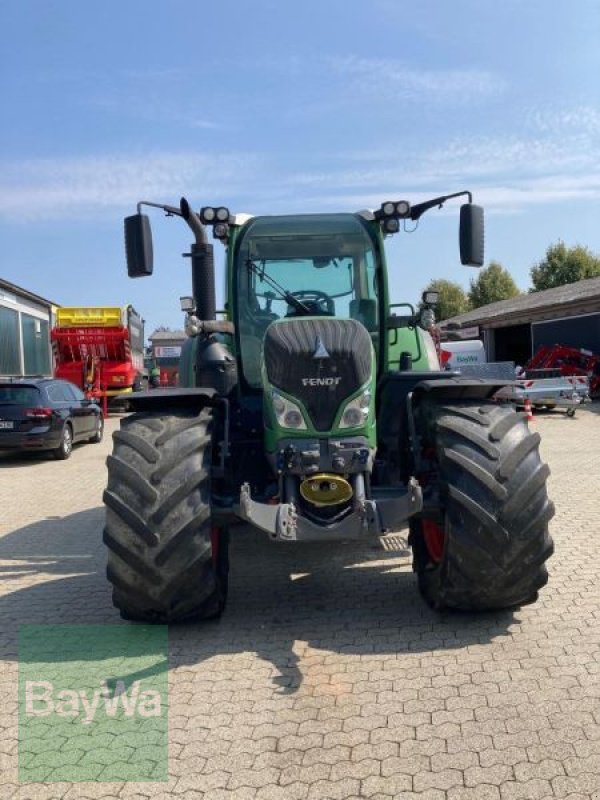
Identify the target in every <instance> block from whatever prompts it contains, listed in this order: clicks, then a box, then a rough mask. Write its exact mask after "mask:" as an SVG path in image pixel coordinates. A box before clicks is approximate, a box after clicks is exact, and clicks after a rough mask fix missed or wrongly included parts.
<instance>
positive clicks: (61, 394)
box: [0, 378, 104, 459]
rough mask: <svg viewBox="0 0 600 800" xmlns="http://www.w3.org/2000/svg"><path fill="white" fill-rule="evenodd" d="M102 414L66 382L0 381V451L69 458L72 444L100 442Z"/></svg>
mask: <svg viewBox="0 0 600 800" xmlns="http://www.w3.org/2000/svg"><path fill="white" fill-rule="evenodd" d="M103 432H104V419H103V417H102V410H101V409H100V407H99V406H98V405H97V404H96V403H95V402H93V401H91V400H88V399H86V397H85V395H84V394H83V392H82V391H81V390H80V389H78V388H77V386H74V385H73V384H72V383H69V382H68V381H62V380H55V379H54V378H32V379H28V378H23V379H18V380H17V379H13V380H6V379H3V378H0V450H13V451H15V450H20V451H24V450H50V451H52V453H54V456H55V457H56V458H59V459H65V458H69V456H70V455H71V451H72V450H73V444H74V443H75V442H81V441H89V442H101V441H102V434H103Z"/></svg>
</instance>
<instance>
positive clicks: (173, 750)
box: [0, 404, 600, 800]
mask: <svg viewBox="0 0 600 800" xmlns="http://www.w3.org/2000/svg"><path fill="white" fill-rule="evenodd" d="M117 425H118V420H110V421H109V423H108V425H107V432H110V431H111V430H114V429H115V427H116V426H117ZM532 426H533V427H534V429H535V430H538V431H539V432H540V433H541V435H542V453H543V457H544V458H545V460H546V461H548V463H549V464H550V466H551V469H552V475H551V478H550V484H549V488H550V494H551V496H552V498H553V500H554V502H555V504H556V509H557V513H556V517H555V518H554V520H553V522H552V533H553V536H554V538H555V543H556V554H555V556H554V557H553V558H552V560H551V561H550V564H549V566H550V573H551V574H550V582H549V585H548V586H547V587H546V588H545V589H544V590H543V591H542V593H541V596H540V599H539V601H538V602H537V603H536V604H535V605H532V606H527V607H524V608H522V609H520V610H517V611H513V612H502V613H493V614H482V615H470V614H451V613H444V614H438V613H434V612H432V611H430V610H429V609H428V608H427V607H425V606H424V604H423V603H422V601H421V600H420V598H419V596H418V593H417V588H416V582H415V578H414V576H413V574H412V572H411V569H410V558H409V554H408V553H407V551H406V550H405V549H404V539H403V535H402V534H400V535H397V536H395V537H393V538H392V539H391V541H389V542H387V543H385V544H384V545H383V546H382V545H381V544H379V543H371V544H365V545H361V546H356V545H352V544H348V545H344V546H340V545H311V546H304V547H302V548H300V547H294V546H291V545H290V546H285V545H279V546H276V545H273V544H270V543H269V542H267V541H265V539H264V538H263V537H261V536H260V535H258V534H255V533H253V532H252V531H250V530H249V529H247V528H241V527H240V528H239V529H236V530H235V535H234V539H233V547H232V551H233V552H232V573H231V593H230V602H229V606H228V609H227V612H226V614H225V615H224V616H223V618H222V620H221V621H220V622H218V623H208V624H205V625H187V626H180V627H175V628H172V629H171V630H170V633H169V642H170V644H169V667H170V669H169V685H170V695H169V715H170V716H169V776H170V777H169V780H168V782H166V783H154V784H150V783H126V782H118V783H114V782H113V783H81V784H70V783H47V784H19V782H18V772H17V763H18V761H17V755H18V754H17V749H18V747H17V716H18V714H17V644H16V642H17V631H18V627H19V625H21V624H24V623H42V624H64V623H80V624H92V623H93V624H126V623H121V622H120V620H119V619H118V616H117V615H116V613H115V611H114V610H113V608H112V606H111V600H110V593H109V589H108V586H107V583H106V581H105V577H104V552H103V546H102V544H101V530H102V524H103V510H102V507H101V495H102V490H103V487H104V481H105V467H104V460H105V458H106V455H107V453H108V452H109V448H110V437H109V436H108V437H107V438H106V439H105V442H104V443H102V444H100V445H85V446H82V447H76V449H75V452H74V453H73V456H72V458H71V459H70V460H69V461H67V462H55V461H53V460H51V459H50V458H45V457H41V458H40V457H35V458H27V459H22V458H15V457H4V456H0V509H1V516H0V570H1V574H2V581H1V582H0V690H1V695H0V696H1V698H2V702H1V705H0V798H1V799H2V800H4V798H13V797H14V798H19V800H28V798H47V799H48V800H49V799H50V798H65V799H66V800H67V799H68V800H71V799H73V800H74V799H75V798H87V797H90V798H100V797H102V798H131V799H132V800H133V798H146V797H152V798H162V797H174V798H178V799H180V800H191V799H192V798H194V800H200V799H201V798H206V799H207V800H221V799H223V800H294V799H295V798H297V800H325V798H332V799H333V798H340V799H341V798H357V797H361V798H373V800H387V799H391V798H422V800H468V799H469V798H474V800H475V799H476V800H487V799H488V798H489V799H490V800H520V799H521V798H523V800H528V799H529V798H531V800H537V799H538V798H540V799H543V798H569V800H583V798H588V799H589V798H594V797H600V570H599V569H598V563H599V560H600V525H599V517H600V511H599V509H600V404H595V406H592V407H588V408H586V409H585V410H582V411H579V412H578V414H577V417H576V418H575V419H574V420H571V419H568V418H567V417H566V416H565V415H564V414H562V413H560V412H554V413H552V414H547V415H545V416H542V415H536V418H535V421H534V422H533V423H532Z"/></svg>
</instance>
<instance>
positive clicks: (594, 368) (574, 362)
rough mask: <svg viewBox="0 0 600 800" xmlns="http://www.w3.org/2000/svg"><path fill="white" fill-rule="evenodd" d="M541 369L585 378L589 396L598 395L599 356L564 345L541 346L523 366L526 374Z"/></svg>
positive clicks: (599, 390) (599, 393)
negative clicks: (587, 380)
mask: <svg viewBox="0 0 600 800" xmlns="http://www.w3.org/2000/svg"><path fill="white" fill-rule="evenodd" d="M542 369H544V370H547V369H552V370H559V371H560V374H561V375H565V376H574V377H586V376H587V378H588V379H589V392H590V394H591V396H592V397H594V396H598V395H600V356H599V355H596V354H594V353H592V352H591V351H590V350H583V349H578V348H576V347H567V346H566V345H564V344H555V345H552V346H549V345H543V346H542V347H540V348H538V350H537V352H536V353H535V355H534V356H533V357H532V358H531V359H530V360H529V361H528V362H527V364H526V365H525V371H526V373H528V374H532V372H533V371H534V370H535V371H538V370H542ZM538 374H539V373H538Z"/></svg>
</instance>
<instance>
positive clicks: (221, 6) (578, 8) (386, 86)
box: [0, 0, 600, 333]
mask: <svg viewBox="0 0 600 800" xmlns="http://www.w3.org/2000/svg"><path fill="white" fill-rule="evenodd" d="M599 41H600V2H598V1H597V0H572V1H571V2H570V3H563V2H559V0H529V1H528V0H503V2H502V3H499V2H497V1H496V0H452V2H449V1H448V0H419V2H418V3H415V2H410V3H409V2H405V0H368V2H365V0H362V2H358V1H357V0H318V1H317V0H302V2H293V3H292V2H285V0H279V2H272V1H271V0H229V2H227V3H208V2H189V0H186V2H182V1H181V0H169V2H157V0H154V2H151V1H150V0H144V1H143V2H142V1H141V0H126V2H123V0H121V2H114V0H102V2H101V3H88V2H81V1H80V0H77V1H76V0H54V2H52V0H37V1H36V0H19V1H18V2H9V0H3V1H2V2H0V109H1V111H0V115H1V120H2V122H1V124H0V277H3V278H5V279H7V280H9V281H12V282H13V283H16V284H18V285H20V286H23V287H25V288H27V289H29V290H30V291H33V292H36V293H38V294H40V295H42V296H43V297H46V298H49V299H51V300H53V301H55V302H57V303H59V304H61V305H124V304H126V303H132V304H133V305H134V306H135V308H136V309H137V310H138V311H140V312H141V313H142V315H143V316H144V317H145V319H146V321H147V324H146V330H147V333H148V332H150V331H151V330H153V329H154V328H155V327H156V326H158V325H167V326H170V327H181V324H182V314H181V312H180V311H179V299H178V298H179V296H180V295H186V294H189V293H190V287H191V279H190V273H189V260H188V259H182V258H181V253H183V252H185V251H186V250H187V249H188V248H189V243H190V232H189V229H188V228H187V227H186V226H185V225H184V224H183V223H182V221H181V220H178V219H172V218H165V217H164V216H163V215H162V214H161V213H160V212H159V211H151V212H150V215H151V219H152V228H153V236H154V250H155V270H154V275H153V276H152V278H147V279H137V280H129V279H128V278H127V274H126V268H125V256H124V245H123V222H122V219H123V217H124V216H126V215H128V214H131V213H134V212H135V206H136V203H137V202H138V201H139V200H150V201H154V202H162V203H167V204H172V205H178V203H179V198H180V197H181V196H186V197H187V198H188V200H189V201H190V203H191V205H192V207H195V208H200V207H201V206H203V205H225V206H227V207H228V208H230V209H231V211H232V212H234V213H239V212H247V213H251V214H277V213H294V212H339V211H357V210H359V209H364V208H378V207H379V205H380V204H381V202H383V201H384V200H388V199H393V200H401V199H407V200H409V201H411V202H418V201H421V200H424V199H427V198H430V197H435V196H438V195H442V194H449V193H452V192H456V191H461V190H465V189H468V190H470V191H472V192H473V196H474V201H475V202H477V203H479V204H481V205H483V206H484V207H485V212H486V262H489V261H490V260H492V259H493V260H497V261H500V263H502V264H503V265H504V266H505V267H506V268H507V269H508V270H509V271H510V272H511V274H512V275H513V277H514V279H515V280H516V282H517V284H518V286H519V287H520V288H521V289H523V290H526V289H527V288H528V286H529V285H530V280H529V270H530V268H531V266H532V265H533V264H534V263H535V262H536V261H538V260H540V259H541V258H542V257H543V255H544V253H545V250H546V248H547V247H548V246H549V245H550V244H551V243H553V242H556V241H557V240H558V239H562V240H563V241H565V242H566V243H567V244H568V245H571V244H576V243H579V244H583V245H586V246H588V247H589V248H590V249H591V250H592V251H594V252H597V253H600V77H599V76H600V46H599V45H598V42H599ZM458 208H459V203H457V202H454V203H452V202H450V203H448V204H447V205H446V206H445V208H444V209H443V210H441V211H437V210H433V211H430V212H428V213H427V214H426V215H425V216H424V217H423V218H422V219H421V221H420V223H419V226H418V229H417V230H416V231H414V232H412V233H405V232H402V233H400V234H398V235H397V236H394V237H391V238H389V239H387V240H386V243H387V253H388V267H389V272H390V283H391V289H392V300H393V301H395V302H406V301H408V302H416V301H417V300H418V298H419V296H420V293H421V291H422V289H423V288H425V286H426V285H427V283H428V282H429V281H430V280H431V279H434V278H448V279H450V280H455V281H458V282H459V283H460V284H461V285H463V286H464V287H465V288H468V285H469V280H470V279H471V278H472V277H476V271H474V270H473V269H472V268H468V267H463V266H461V265H460V260H459V254H458ZM215 253H216V262H217V265H218V272H219V275H218V277H217V281H218V284H219V286H221V285H222V284H223V277H222V272H223V248H222V246H221V245H220V244H219V243H218V242H217V243H215ZM218 300H219V304H221V303H222V301H223V298H222V293H221V291H219V298H218Z"/></svg>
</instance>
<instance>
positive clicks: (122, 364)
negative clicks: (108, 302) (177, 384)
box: [51, 306, 144, 416]
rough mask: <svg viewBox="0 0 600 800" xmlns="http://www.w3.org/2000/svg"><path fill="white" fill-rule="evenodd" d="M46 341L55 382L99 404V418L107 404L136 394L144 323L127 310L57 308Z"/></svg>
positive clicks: (137, 315)
mask: <svg viewBox="0 0 600 800" xmlns="http://www.w3.org/2000/svg"><path fill="white" fill-rule="evenodd" d="M51 341H52V349H53V352H54V362H55V369H54V373H55V376H56V377H57V378H64V379H65V380H67V381H71V383H74V384H75V385H76V386H79V388H80V389H81V390H82V391H83V392H84V393H85V395H86V397H87V398H88V399H90V400H91V399H96V400H99V401H100V402H101V403H102V407H103V411H104V415H105V416H106V413H107V409H108V402H109V400H110V401H112V402H116V401H121V402H122V401H123V399H124V398H125V396H126V395H129V394H130V393H131V392H133V391H134V390H136V389H139V388H140V385H139V384H140V378H141V373H142V371H143V367H144V321H143V320H142V318H141V317H140V315H139V314H138V313H137V312H136V311H134V309H133V308H132V306H125V307H124V308H120V307H118V306H87V307H63V308H59V309H58V310H57V313H56V325H55V326H54V328H53V329H52V332H51Z"/></svg>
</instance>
